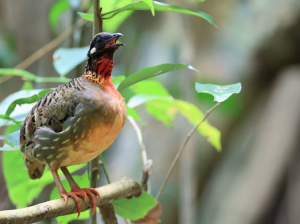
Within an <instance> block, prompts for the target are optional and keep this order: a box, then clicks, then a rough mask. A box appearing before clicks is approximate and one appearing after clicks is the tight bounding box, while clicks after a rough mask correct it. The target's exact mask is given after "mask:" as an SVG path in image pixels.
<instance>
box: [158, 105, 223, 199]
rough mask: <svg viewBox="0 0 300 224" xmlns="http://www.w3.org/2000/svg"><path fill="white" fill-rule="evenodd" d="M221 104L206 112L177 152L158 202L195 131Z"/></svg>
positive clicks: (161, 188)
mask: <svg viewBox="0 0 300 224" xmlns="http://www.w3.org/2000/svg"><path fill="white" fill-rule="evenodd" d="M221 103H222V102H219V103H217V104H216V105H214V106H213V107H212V108H210V109H209V110H208V111H206V113H205V115H204V117H203V118H202V119H201V121H199V123H198V124H197V125H196V126H195V127H193V129H192V130H191V131H190V132H189V133H188V134H187V136H186V139H185V141H184V142H183V144H182V146H181V148H180V149H179V151H178V152H177V154H176V156H175V158H174V160H173V162H172V164H171V166H170V168H169V170H168V172H167V174H166V177H165V179H164V181H163V184H162V185H161V187H160V189H159V191H158V193H157V195H156V200H157V201H158V199H159V197H160V195H161V193H162V192H163V190H164V189H165V187H166V185H167V183H168V180H169V178H170V176H171V174H172V172H173V170H174V167H175V166H176V164H177V162H178V160H179V158H180V156H181V154H182V152H183V150H184V149H185V146H186V145H187V143H188V141H189V140H190V138H191V136H192V135H193V134H194V133H195V131H196V130H197V129H198V127H199V126H200V124H202V123H203V122H204V121H205V120H206V118H207V117H208V115H209V114H210V113H211V112H212V111H213V110H215V109H216V108H217V107H218V106H219V105H220V104H221Z"/></svg>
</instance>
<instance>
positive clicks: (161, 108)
mask: <svg viewBox="0 0 300 224" xmlns="http://www.w3.org/2000/svg"><path fill="white" fill-rule="evenodd" d="M146 110H147V112H148V113H149V114H150V115H152V116H153V117H154V118H156V119H157V120H159V121H161V122H162V123H163V124H164V125H166V126H167V127H169V128H172V127H173V123H172V122H173V120H174V119H175V115H176V114H177V112H178V109H177V106H176V105H175V104H174V102H173V101H169V100H153V101H150V102H147V103H146Z"/></svg>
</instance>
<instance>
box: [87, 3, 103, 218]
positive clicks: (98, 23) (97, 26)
mask: <svg viewBox="0 0 300 224" xmlns="http://www.w3.org/2000/svg"><path fill="white" fill-rule="evenodd" d="M99 5H100V0H93V6H94V22H93V37H94V36H95V35H96V34H97V33H100V32H102V16H101V8H100V7H99ZM99 165H100V163H99V156H97V157H96V158H94V159H93V160H92V162H91V167H92V169H91V170H92V171H91V181H90V187H91V188H96V187H97V181H98V175H99ZM90 224H97V217H96V215H92V211H90Z"/></svg>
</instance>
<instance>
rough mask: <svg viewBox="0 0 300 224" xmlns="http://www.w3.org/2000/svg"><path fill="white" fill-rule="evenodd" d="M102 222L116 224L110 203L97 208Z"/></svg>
mask: <svg viewBox="0 0 300 224" xmlns="http://www.w3.org/2000/svg"><path fill="white" fill-rule="evenodd" d="M99 209H100V213H101V218H102V222H103V223H105V224H118V220H117V217H116V214H115V210H114V206H113V204H112V203H109V204H105V205H101V206H99Z"/></svg>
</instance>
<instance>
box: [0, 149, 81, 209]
mask: <svg viewBox="0 0 300 224" xmlns="http://www.w3.org/2000/svg"><path fill="white" fill-rule="evenodd" d="M84 166H85V164H80V165H76V166H70V167H68V170H69V171H70V172H71V173H72V172H74V171H76V170H78V169H80V168H82V167H84ZM24 167H25V165H24V161H23V157H22V153H21V151H20V150H17V151H4V152H3V174H4V177H5V181H6V186H7V189H8V194H9V197H10V199H11V201H12V203H13V204H14V205H16V206H17V208H24V207H26V206H28V205H30V204H31V203H32V201H33V199H34V198H36V197H37V196H38V195H39V194H40V193H41V191H42V190H43V188H44V187H45V186H46V185H48V184H50V183H52V182H53V181H54V180H53V176H52V174H51V172H50V171H49V170H48V169H47V168H46V170H45V172H44V175H43V176H42V178H40V179H37V180H31V179H30V178H29V176H28V173H27V170H25V168H24ZM60 175H61V173H60Z"/></svg>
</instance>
